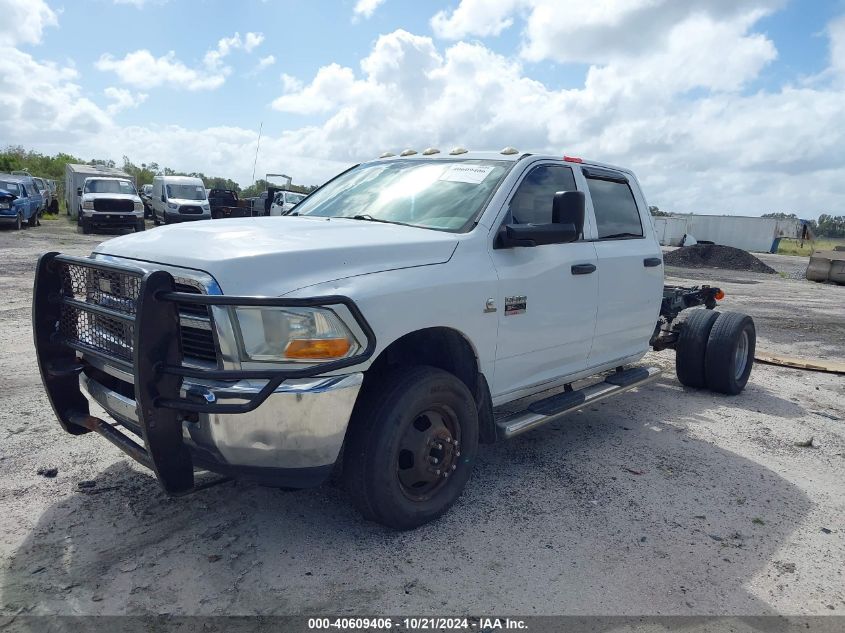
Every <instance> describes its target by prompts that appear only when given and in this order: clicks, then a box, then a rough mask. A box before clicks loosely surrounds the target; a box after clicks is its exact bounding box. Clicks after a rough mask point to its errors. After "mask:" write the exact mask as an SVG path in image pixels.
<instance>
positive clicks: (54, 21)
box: [0, 0, 59, 46]
mask: <svg viewBox="0 0 845 633" xmlns="http://www.w3.org/2000/svg"><path fill="white" fill-rule="evenodd" d="M58 23H59V21H58V18H57V17H56V13H55V11H53V10H52V9H51V8H50V7H49V6H48V5H47V3H46V2H44V0H0V46H17V45H18V44H38V43H40V42H41V38H42V37H43V34H44V29H46V28H47V27H48V26H57V25H58Z"/></svg>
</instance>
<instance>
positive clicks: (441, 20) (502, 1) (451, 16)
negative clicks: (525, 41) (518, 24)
mask: <svg viewBox="0 0 845 633" xmlns="http://www.w3.org/2000/svg"><path fill="white" fill-rule="evenodd" d="M524 4H525V2H524V0H463V1H462V2H461V3H460V4H459V5H458V7H457V8H456V9H454V10H453V11H451V12H450V11H446V10H443V11H438V12H437V13H436V14H435V15H434V17H433V18H431V28H432V29H434V33H435V34H436V35H437V36H438V37H443V38H446V39H451V40H459V39H461V38H463V37H467V36H471V35H475V36H479V37H486V36H489V35H499V33H501V32H502V31H504V30H505V29H507V28H509V27H510V26H511V25H512V24H513V17H512V14H513V12H514V11H515V10H516V9H518V8H520V7H521V6H523V5H524ZM568 6H571V5H568Z"/></svg>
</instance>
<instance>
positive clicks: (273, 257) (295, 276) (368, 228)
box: [94, 216, 458, 296]
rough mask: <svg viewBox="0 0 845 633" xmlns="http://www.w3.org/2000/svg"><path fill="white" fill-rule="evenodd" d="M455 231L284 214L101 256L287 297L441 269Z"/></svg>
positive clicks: (216, 223)
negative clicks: (371, 277)
mask: <svg viewBox="0 0 845 633" xmlns="http://www.w3.org/2000/svg"><path fill="white" fill-rule="evenodd" d="M457 243H458V238H457V236H456V235H455V234H453V233H445V232H442V231H434V230H429V229H421V228H416V227H411V226H401V225H397V224H380V223H377V222H367V221H364V220H347V219H340V218H331V219H329V218H310V217H304V216H293V217H290V216H277V217H261V218H232V219H227V220H202V221H195V222H186V223H183V224H176V225H171V226H166V227H161V228H157V229H155V230H152V231H144V232H141V233H133V234H130V235H124V236H121V237H118V238H115V239H112V240H109V241H107V242H103V243H102V244H100V245H99V246H98V247H97V248H96V249H95V251H94V252H95V253H102V254H104V255H112V256H114V257H126V258H130V259H138V260H143V261H148V262H155V263H159V264H167V265H170V266H180V267H184V268H193V269H196V270H202V271H205V272H207V273H209V274H211V275H212V276H213V277H214V278H215V279H216V280H217V283H219V284H220V287H221V288H222V289H223V292H224V293H225V294H243V295H257V296H279V295H283V294H286V293H288V292H292V291H294V290H296V289H298V288H303V287H305V286H311V285H313V284H318V283H323V282H328V281H334V280H336V279H343V278H346V277H354V276H357V275H366V274H369V273H376V272H381V271H384V270H393V269H397V268H410V267H414V266H426V265H430V264H441V263H445V262H447V261H449V258H450V257H451V256H452V253H453V252H454V251H455V247H456V246H457Z"/></svg>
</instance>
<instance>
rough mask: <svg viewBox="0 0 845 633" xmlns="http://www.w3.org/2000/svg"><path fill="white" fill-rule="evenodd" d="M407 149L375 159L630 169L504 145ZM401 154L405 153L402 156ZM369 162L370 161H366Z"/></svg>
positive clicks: (624, 170)
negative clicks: (536, 162)
mask: <svg viewBox="0 0 845 633" xmlns="http://www.w3.org/2000/svg"><path fill="white" fill-rule="evenodd" d="M407 152H408V150H405V151H403V152H401V153H400V154H399V155H393V154H391V153H389V152H385V154H382V155H381V156H380V157H378V158H377V159H376V161H399V160H497V161H505V162H510V163H515V162H518V161H520V160H523V159H526V158H541V159H545V160H557V161H564V162H569V163H577V164H583V165H592V166H593V167H605V168H607V169H615V170H617V171H622V172H626V173H628V172H630V170H628V169H625V168H624V167H619V166H617V165H610V164H608V163H600V162H598V161H594V160H588V159H586V158H583V159H582V158H577V157H574V156H568V155H566V154H558V155H553V154H544V153H533V152H520V151H518V150H516V149H514V148H512V147H506V148H505V149H503V150H501V151H498V152H497V151H489V150H484V151H468V150H464V149H463V148H456V149H455V150H451V151H450V150H443V151H440V150H437V151H432V150H431V149H427V150H422V151H419V152H414V153H413V154H408V153H407ZM401 154H406V155H405V156H402V155H401ZM367 162H371V161H367Z"/></svg>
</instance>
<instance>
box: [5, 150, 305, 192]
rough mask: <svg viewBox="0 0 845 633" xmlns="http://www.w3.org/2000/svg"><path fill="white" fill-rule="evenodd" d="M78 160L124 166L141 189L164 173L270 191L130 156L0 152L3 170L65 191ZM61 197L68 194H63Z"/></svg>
mask: <svg viewBox="0 0 845 633" xmlns="http://www.w3.org/2000/svg"><path fill="white" fill-rule="evenodd" d="M68 163H78V164H83V165H105V166H106V167H120V169H122V170H123V171H124V172H126V173H127V174H129V175H130V176H132V177H133V178H134V179H135V184H136V185H137V186H138V187H139V188H140V187H141V186H143V185H147V184H152V182H153V178H154V177H155V176H157V175H163V176H194V177H196V178H202V181H203V182H204V183H205V186H206V187H207V188H209V189H232V190H233V191H236V192H237V193H238V196H239V197H241V198H252V197H255V196H257V195H259V194H260V193H261V192H263V191H266V190H267V184H268V183H267V181H266V180H264V179H258V180H256V181H255V182H254V183H253V184H251V185H249V186H247V187H241V185H240V184H239V183H237V182H235V181H234V180H232V179H231V178H224V177H223V176H206V175H205V174H204V173H202V172H182V171H177V170H175V169H171V168H170V167H167V166H166V165H164V166H163V165H159V164H158V163H141V164H140V165H137V164H135V163H133V162H132V160H131V159H130V158H129V157H128V156H124V157H123V163H122V164H121V165H118V164H117V163H116V162H115V161H114V160H111V159H96V158H95V159H93V160H85V159H83V158H79V157H77V156H73V155H71V154H65V153H59V154H56V155H54V156H47V155H45V154H41V153H39V152H34V151H32V150H27V149H25V148H23V147H21V146H19V145H18V146H9V147H6V148H5V149H4V150H2V151H0V173H9V172H12V171H18V170H23V171H28V172H29V173H30V174H32V175H33V176H38V177H39V178H47V179H49V180H55V181H56V182H57V183H58V186H59V189H60V191H61V193H62V194H63V193H64V180H65V165H67V164H68ZM290 189H291V190H293V191H299V192H302V193H309V192H311V191H313V190H314V189H316V186H314V185H309V186H303V185H295V184H291V186H290ZM60 197H62V198H63V197H64V196H63V195H61V196H60Z"/></svg>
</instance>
